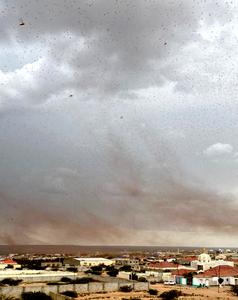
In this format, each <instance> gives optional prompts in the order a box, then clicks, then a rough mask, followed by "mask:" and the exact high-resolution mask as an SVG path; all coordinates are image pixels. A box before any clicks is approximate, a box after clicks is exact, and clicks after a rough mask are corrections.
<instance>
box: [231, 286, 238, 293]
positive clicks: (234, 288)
mask: <svg viewBox="0 0 238 300" xmlns="http://www.w3.org/2000/svg"><path fill="white" fill-rule="evenodd" d="M231 290H232V292H233V293H234V294H235V295H236V296H238V286H237V285H233V286H232V287H231Z"/></svg>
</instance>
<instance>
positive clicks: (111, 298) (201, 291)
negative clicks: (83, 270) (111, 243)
mask: <svg viewBox="0 0 238 300" xmlns="http://www.w3.org/2000/svg"><path fill="white" fill-rule="evenodd" d="M152 288H153V289H157V290H158V296H151V295H149V293H148V292H130V293H122V292H112V293H94V294H84V295H81V296H79V297H78V298H77V299H78V300H100V299H105V300H136V299H138V300H139V299H141V300H145V299H147V300H148V299H160V298H159V295H160V294H161V293H162V292H164V291H169V290H172V289H177V290H180V286H175V287H169V286H164V285H163V284H156V285H153V286H152ZM181 291H182V292H183V293H184V294H186V296H182V297H180V299H181V300H182V299H187V300H199V299H207V300H212V299H214V300H215V299H220V300H235V299H238V297H236V296H233V295H232V293H231V289H230V287H223V288H221V289H220V292H219V293H218V290H217V287H210V288H208V289H206V288H194V287H188V286H186V287H181Z"/></svg>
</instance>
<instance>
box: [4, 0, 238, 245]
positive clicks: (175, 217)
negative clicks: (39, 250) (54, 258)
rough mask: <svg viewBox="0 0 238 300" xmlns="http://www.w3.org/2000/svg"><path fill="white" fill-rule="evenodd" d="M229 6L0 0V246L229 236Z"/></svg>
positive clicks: (232, 57) (232, 39)
mask: <svg viewBox="0 0 238 300" xmlns="http://www.w3.org/2000/svg"><path fill="white" fill-rule="evenodd" d="M237 13H238V4H237V3H236V2H235V1H234V2H226V1H217V2H215V1H190V0H187V1H186V0H184V1H162V0H161V1H142V0H137V1H136V2H135V1H130V0H128V1H127V0H125V1H114V0H112V1H106V0H100V1H86V0H85V1H73V0H58V1H48V0H41V1H36V0H32V1H26V0H21V1H8V0H0V31H1V34H0V45H1V47H0V159H1V160H0V161H1V167H0V244H78V245H85V244H88V245H99V244H103V245H123V244H124V245H158V246H160V245H167V246H174V245H176V246H199V245H205V246H208V247H210V246H211V247H215V246H218V247H232V246H234V247H237V246H238V243H237V232H238V223H237V215H238V189H237V178H238V139H237V135H236V132H237V131H238V122H237V114H238V102H237V92H238V90H237V89H238V84H237V83H238V68H237V65H238V64H237V63H238V54H237V53H238V52H237V43H238V20H237Z"/></svg>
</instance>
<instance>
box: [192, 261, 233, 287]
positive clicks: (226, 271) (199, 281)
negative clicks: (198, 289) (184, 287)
mask: <svg viewBox="0 0 238 300" xmlns="http://www.w3.org/2000/svg"><path fill="white" fill-rule="evenodd" d="M219 278H222V279H223V282H222V284H221V285H238V268H236V267H231V266H227V265H220V266H216V267H214V268H211V269H209V270H206V271H204V272H203V273H199V274H197V275H194V277H193V285H195V286H199V285H204V284H205V285H218V284H219V283H218V279H219Z"/></svg>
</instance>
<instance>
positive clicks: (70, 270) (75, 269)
mask: <svg viewBox="0 0 238 300" xmlns="http://www.w3.org/2000/svg"><path fill="white" fill-rule="evenodd" d="M67 271H69V272H74V273H76V272H78V269H77V268H75V267H68V268H67Z"/></svg>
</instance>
